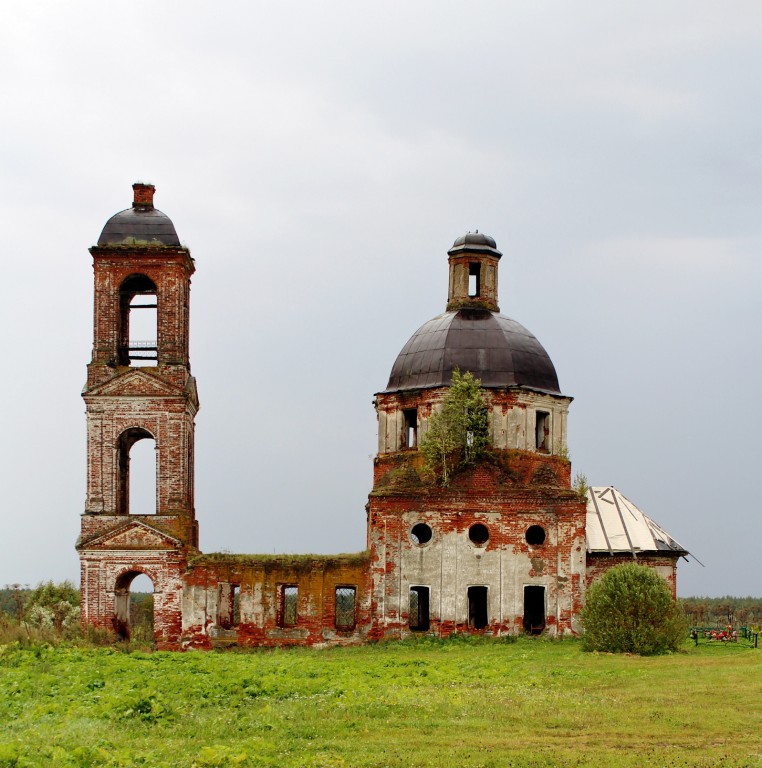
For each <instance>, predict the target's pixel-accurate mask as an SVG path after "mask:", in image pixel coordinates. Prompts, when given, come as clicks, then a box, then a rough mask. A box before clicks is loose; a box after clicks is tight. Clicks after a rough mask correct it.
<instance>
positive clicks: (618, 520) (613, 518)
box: [585, 486, 688, 555]
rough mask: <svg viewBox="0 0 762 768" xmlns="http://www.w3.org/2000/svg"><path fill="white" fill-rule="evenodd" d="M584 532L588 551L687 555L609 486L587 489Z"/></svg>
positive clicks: (651, 521)
mask: <svg viewBox="0 0 762 768" xmlns="http://www.w3.org/2000/svg"><path fill="white" fill-rule="evenodd" d="M585 533H586V538H587V551H588V552H593V553H594V552H600V553H606V554H609V555H613V554H617V553H622V552H629V553H632V554H633V555H637V554H638V553H640V552H643V553H645V552H675V553H680V554H682V555H685V554H688V551H687V550H686V549H685V547H682V546H681V545H680V544H678V543H677V542H676V541H675V540H674V539H673V538H672V537H671V536H670V535H669V534H668V533H667V532H666V531H665V530H664V529H663V528H662V527H661V526H659V525H657V524H656V523H655V522H654V521H653V520H651V518H650V517H648V516H646V515H644V514H643V513H642V512H641V511H640V510H639V509H638V508H637V507H636V506H635V505H634V504H633V503H632V502H631V501H629V500H628V499H626V498H625V497H624V496H622V494H621V493H620V492H619V491H618V490H617V489H616V488H614V487H613V486H607V487H600V486H599V487H596V488H589V489H588V491H587V525H586V529H585Z"/></svg>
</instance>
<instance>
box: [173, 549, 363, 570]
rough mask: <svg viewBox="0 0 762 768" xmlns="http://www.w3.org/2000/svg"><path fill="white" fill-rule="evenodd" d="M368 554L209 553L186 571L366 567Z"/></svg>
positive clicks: (191, 564)
mask: <svg viewBox="0 0 762 768" xmlns="http://www.w3.org/2000/svg"><path fill="white" fill-rule="evenodd" d="M369 562H370V552H369V551H368V550H365V551H363V552H351V553H342V554H338V555H311V554H308V555H234V554H230V553H228V552H210V553H208V554H204V555H198V556H197V557H193V558H191V559H189V560H188V569H192V568H197V567H204V566H208V565H218V566H219V565H228V566H237V567H249V568H291V569H294V570H306V571H309V570H312V569H313V568H316V567H317V568H320V567H326V568H336V567H342V566H361V567H362V566H366V565H367V564H368V563H369Z"/></svg>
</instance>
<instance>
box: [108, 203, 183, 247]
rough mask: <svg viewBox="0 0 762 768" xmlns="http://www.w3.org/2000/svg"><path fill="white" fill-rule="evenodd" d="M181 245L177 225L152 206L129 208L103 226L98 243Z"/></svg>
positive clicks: (115, 215)
mask: <svg viewBox="0 0 762 768" xmlns="http://www.w3.org/2000/svg"><path fill="white" fill-rule="evenodd" d="M141 243H149V244H152V245H180V239H179V238H178V237H177V232H176V231H175V225H174V224H173V223H172V220H171V219H170V218H169V216H167V215H166V214H165V213H162V212H161V211H159V210H157V209H156V208H154V207H153V206H150V207H147V206H146V207H143V206H138V207H133V208H127V209H126V210H124V211H120V212H119V213H117V214H114V215H113V216H112V217H111V218H110V219H109V220H108V221H107V222H106V226H105V227H103V232H101V236H100V237H99V238H98V245H135V244H141Z"/></svg>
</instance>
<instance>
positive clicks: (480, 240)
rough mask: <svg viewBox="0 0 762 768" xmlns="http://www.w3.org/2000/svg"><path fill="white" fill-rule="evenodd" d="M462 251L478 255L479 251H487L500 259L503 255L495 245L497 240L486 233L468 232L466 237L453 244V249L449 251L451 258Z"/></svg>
mask: <svg viewBox="0 0 762 768" xmlns="http://www.w3.org/2000/svg"><path fill="white" fill-rule="evenodd" d="M461 251H468V252H469V253H478V252H479V251H487V252H490V253H494V254H495V255H496V256H497V257H498V258H500V256H502V255H503V254H502V253H500V251H498V249H497V245H496V244H495V238H494V237H490V236H489V235H485V234H484V232H466V234H465V235H461V236H460V237H459V238H458V239H457V240H456V241H455V242H454V243H453V244H452V248H450V250H449V251H447V253H448V254H450V256H452V255H453V254H455V253H459V252H461Z"/></svg>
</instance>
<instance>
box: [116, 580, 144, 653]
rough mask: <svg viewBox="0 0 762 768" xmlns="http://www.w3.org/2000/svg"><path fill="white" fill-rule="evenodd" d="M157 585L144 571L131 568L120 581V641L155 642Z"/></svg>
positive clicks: (118, 607)
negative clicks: (154, 599) (154, 617)
mask: <svg viewBox="0 0 762 768" xmlns="http://www.w3.org/2000/svg"><path fill="white" fill-rule="evenodd" d="M153 596H154V584H153V581H152V580H151V578H150V576H148V574H146V573H143V572H142V571H128V572H127V573H123V574H122V575H121V576H120V577H119V578H118V579H117V580H116V587H115V589H114V631H115V632H116V636H117V639H118V640H122V641H128V640H133V641H136V642H142V643H153V641H154V626H153V611H154V601H153Z"/></svg>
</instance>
